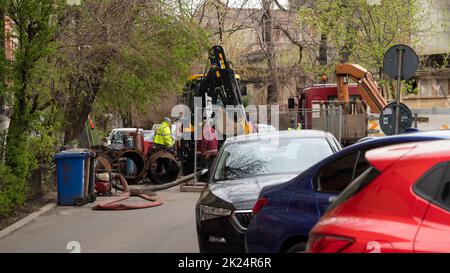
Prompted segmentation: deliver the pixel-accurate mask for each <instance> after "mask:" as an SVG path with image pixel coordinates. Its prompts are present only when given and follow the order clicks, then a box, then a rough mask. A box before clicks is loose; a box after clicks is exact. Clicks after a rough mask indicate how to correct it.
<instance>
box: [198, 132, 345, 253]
mask: <svg viewBox="0 0 450 273" xmlns="http://www.w3.org/2000/svg"><path fill="white" fill-rule="evenodd" d="M339 150H341V146H340V144H339V142H338V141H337V140H336V138H335V137H334V136H333V135H332V134H330V133H326V132H322V131H313V130H304V131H281V132H274V133H264V134H252V135H245V136H238V137H233V138H229V139H227V140H226V141H225V143H224V145H223V146H222V148H221V150H220V153H219V155H218V157H217V158H216V160H215V163H214V164H213V167H212V169H211V170H210V172H207V173H205V174H204V175H203V176H202V180H204V181H206V182H208V185H207V186H206V187H205V189H204V190H203V192H202V193H201V196H200V199H199V200H198V202H197V205H196V222H197V236H198V243H199V248H200V252H244V251H245V242H244V241H245V240H244V239H245V231H246V228H247V226H248V224H249V223H250V220H251V218H252V211H251V210H252V207H253V205H254V203H255V202H256V200H257V198H258V194H259V192H260V190H261V189H262V188H263V187H265V186H268V185H275V184H280V183H283V182H287V181H289V180H291V179H293V178H294V177H296V176H298V175H299V174H300V173H301V172H303V171H304V170H306V169H308V168H309V167H311V166H312V165H314V164H315V163H317V162H319V161H320V160H322V159H324V158H326V157H327V156H329V155H331V154H333V153H335V152H337V151H339Z"/></svg>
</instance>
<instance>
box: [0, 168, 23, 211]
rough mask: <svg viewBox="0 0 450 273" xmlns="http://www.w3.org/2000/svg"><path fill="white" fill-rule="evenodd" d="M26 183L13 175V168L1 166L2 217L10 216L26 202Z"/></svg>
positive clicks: (0, 197) (0, 208)
mask: <svg viewBox="0 0 450 273" xmlns="http://www.w3.org/2000/svg"><path fill="white" fill-rule="evenodd" d="M24 182H25V181H24V180H21V179H18V178H17V177H16V176H15V175H14V174H13V172H12V170H11V168H9V167H8V166H5V165H3V164H0V217H2V216H6V215H8V214H9V213H10V212H11V211H12V210H13V209H14V208H15V207H16V206H20V205H22V204H23V203H24V202H25V194H24V193H25V192H26V183H24Z"/></svg>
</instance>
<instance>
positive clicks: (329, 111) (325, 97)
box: [296, 64, 387, 144]
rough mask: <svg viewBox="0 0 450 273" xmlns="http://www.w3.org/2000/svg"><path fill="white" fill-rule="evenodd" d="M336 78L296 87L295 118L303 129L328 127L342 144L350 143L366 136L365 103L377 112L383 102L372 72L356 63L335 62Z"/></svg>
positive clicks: (382, 106) (326, 128)
mask: <svg viewBox="0 0 450 273" xmlns="http://www.w3.org/2000/svg"><path fill="white" fill-rule="evenodd" d="M349 80H352V81H354V82H356V83H349ZM336 81H337V83H335V84H317V85H313V86H310V87H307V88H304V89H302V90H301V91H300V94H299V96H298V98H297V106H296V112H297V122H300V123H301V124H302V125H303V128H305V129H317V130H324V131H329V132H331V133H333V134H334V135H335V136H336V137H337V138H338V139H339V140H340V141H341V142H342V143H343V144H352V143H354V142H356V141H357V140H358V139H361V138H363V137H366V136H367V133H368V130H367V129H368V128H367V123H368V115H367V106H369V107H370V111H371V112H372V113H380V112H381V111H382V110H383V108H384V107H385V106H386V104H387V102H386V100H385V99H384V97H383V96H382V95H381V94H380V91H379V88H378V84H377V83H376V81H375V80H374V78H373V76H372V74H371V73H370V72H369V71H367V70H366V69H364V68H362V67H361V66H359V65H356V64H337V65H336Z"/></svg>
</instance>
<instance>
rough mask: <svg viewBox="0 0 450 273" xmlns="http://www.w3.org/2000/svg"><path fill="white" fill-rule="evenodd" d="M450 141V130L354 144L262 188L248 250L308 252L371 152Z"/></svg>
mask: <svg viewBox="0 0 450 273" xmlns="http://www.w3.org/2000/svg"><path fill="white" fill-rule="evenodd" d="M441 139H450V132H449V131H433V132H420V133H411V134H404V135H398V136H390V137H377V138H373V139H367V140H365V141H362V142H358V143H355V144H353V145H351V146H348V147H346V148H344V149H343V150H341V151H339V152H337V153H335V154H333V155H331V156H330V157H328V158H326V159H324V160H322V161H320V162H319V163H317V164H316V165H314V166H312V167H311V168H310V169H308V170H307V171H305V172H303V173H302V174H300V175H299V176H297V177H296V178H294V179H292V180H291V181H290V182H288V183H285V184H282V185H275V186H268V187H265V188H264V189H262V190H261V193H260V196H259V199H258V201H257V203H256V204H255V206H254V208H253V214H254V216H253V219H252V221H251V223H250V224H249V226H248V229H247V233H246V248H247V251H248V252H300V251H304V250H305V247H306V243H307V240H308V234H309V232H310V230H311V228H312V227H313V226H314V225H315V224H316V223H317V222H318V220H319V218H320V217H321V216H322V215H323V214H324V213H325V211H326V210H327V208H328V206H329V205H330V204H331V203H332V202H333V201H334V200H335V199H336V197H337V195H338V194H339V193H340V192H341V191H342V190H344V189H345V188H346V187H347V186H348V185H349V184H350V182H351V181H353V180H354V179H355V178H356V177H358V176H359V175H361V174H362V173H363V172H364V171H365V170H367V168H368V166H369V164H368V162H367V161H366V159H365V156H364V155H365V153H366V152H367V151H368V150H371V149H374V148H379V147H382V146H387V145H393V144H399V143H406V142H415V141H429V140H441Z"/></svg>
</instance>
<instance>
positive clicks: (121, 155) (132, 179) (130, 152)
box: [113, 148, 147, 185]
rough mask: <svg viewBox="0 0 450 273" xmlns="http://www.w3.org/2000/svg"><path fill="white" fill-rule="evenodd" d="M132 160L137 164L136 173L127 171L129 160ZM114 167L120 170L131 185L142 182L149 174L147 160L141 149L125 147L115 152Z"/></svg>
mask: <svg viewBox="0 0 450 273" xmlns="http://www.w3.org/2000/svg"><path fill="white" fill-rule="evenodd" d="M128 160H132V161H133V163H134V164H135V166H136V169H135V173H134V174H128V173H127V161H128ZM113 167H114V169H116V170H118V171H119V172H120V173H121V174H122V175H123V177H124V178H125V179H126V180H127V183H128V184H129V185H133V184H136V183H139V182H141V181H142V180H143V179H144V177H145V176H146V174H147V160H146V158H145V156H144V154H143V153H141V152H140V151H137V150H134V149H130V148H123V149H121V150H119V151H117V152H115V153H114V165H113Z"/></svg>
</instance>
